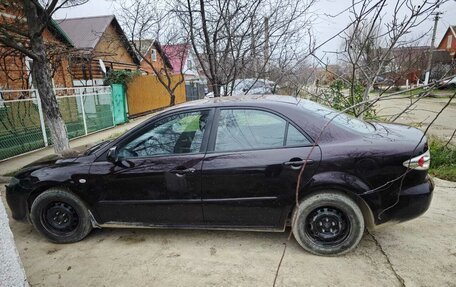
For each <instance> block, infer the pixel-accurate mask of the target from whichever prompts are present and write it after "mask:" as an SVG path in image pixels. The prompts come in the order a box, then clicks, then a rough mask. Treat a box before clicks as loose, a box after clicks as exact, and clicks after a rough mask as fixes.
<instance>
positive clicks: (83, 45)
mask: <svg viewBox="0 0 456 287" xmlns="http://www.w3.org/2000/svg"><path fill="white" fill-rule="evenodd" d="M113 19H114V15H107V16H97V17H83V18H71V19H57V20H55V21H56V22H57V23H58V24H59V25H60V27H61V28H62V29H63V31H65V33H66V34H67V35H68V36H69V37H70V38H71V39H72V40H73V43H74V46H75V47H76V48H78V49H93V48H95V46H96V45H97V43H98V42H99V41H100V38H101V36H102V35H103V32H104V31H105V30H106V28H108V26H109V25H110V24H111V22H112V20H113Z"/></svg>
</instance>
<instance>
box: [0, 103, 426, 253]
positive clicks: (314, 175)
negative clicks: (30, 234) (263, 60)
mask: <svg viewBox="0 0 456 287" xmlns="http://www.w3.org/2000/svg"><path fill="white" fill-rule="evenodd" d="M429 163H430V154H429V150H428V145H427V140H426V137H425V136H424V134H423V133H422V132H421V131H419V130H418V129H415V128H412V127H408V126H403V125H393V124H382V123H368V122H364V121H361V120H359V119H356V118H352V117H350V116H348V115H346V114H340V113H338V112H336V111H334V110H332V109H330V108H327V107H325V106H321V105H319V104H316V103H314V102H311V101H307V100H302V99H297V98H293V97H287V96H252V97H240V98H236V97H227V98H222V99H220V98H217V99H207V100H202V101H195V102H190V103H186V104H183V105H179V106H176V107H173V108H170V109H167V110H164V111H162V112H160V113H159V114H157V115H155V116H153V117H152V118H151V119H150V120H148V121H146V122H144V123H143V124H141V125H139V126H137V127H135V128H134V129H131V130H130V131H128V132H127V133H125V134H124V135H122V136H120V137H119V138H117V139H115V140H112V141H109V142H104V143H101V144H99V145H96V146H94V147H92V148H90V149H88V150H87V151H85V152H84V153H82V154H80V155H78V156H74V157H67V158H48V159H46V160H42V161H40V162H37V163H34V164H32V165H29V166H27V167H25V168H23V169H22V170H21V171H19V172H18V173H17V174H16V175H15V177H14V178H13V179H12V180H11V182H10V183H9V184H8V186H7V190H6V196H7V202H8V204H9V206H10V208H11V211H12V215H13V217H14V218H15V219H17V220H22V219H26V218H29V219H30V220H31V222H32V224H33V225H34V226H35V228H36V230H38V231H39V232H40V233H41V234H43V235H44V236H45V237H47V238H48V239H49V240H50V241H52V242H56V243H69V242H75V241H79V240H81V239H83V238H84V237H85V236H87V235H88V234H89V232H90V231H91V230H92V228H105V227H122V226H123V227H153V228H201V229H231V230H255V231H279V232H283V231H284V230H285V228H286V227H287V226H290V225H291V227H292V231H293V234H294V237H295V238H296V240H297V241H298V243H299V244H300V245H302V247H303V248H304V249H306V250H308V251H310V252H312V253H315V254H319V255H337V254H342V253H345V252H348V251H350V250H352V249H353V248H355V247H356V246H357V244H358V243H359V241H360V239H361V237H362V235H363V232H364V229H365V227H367V228H375V227H377V226H380V225H382V224H384V223H387V222H401V221H405V220H409V219H412V218H415V217H417V216H419V215H421V214H422V213H424V212H425V211H426V210H427V209H428V207H429V205H430V202H431V199H432V191H433V189H434V185H433V183H432V181H431V179H430V178H429V177H428V168H429ZM298 180H299V183H300V184H299V185H298ZM297 185H298V187H299V188H297Z"/></svg>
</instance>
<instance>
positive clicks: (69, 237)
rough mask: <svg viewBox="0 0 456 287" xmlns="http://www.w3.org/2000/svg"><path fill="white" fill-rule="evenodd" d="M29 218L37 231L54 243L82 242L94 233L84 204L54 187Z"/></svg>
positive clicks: (35, 204) (41, 197)
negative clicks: (91, 232)
mask: <svg viewBox="0 0 456 287" xmlns="http://www.w3.org/2000/svg"><path fill="white" fill-rule="evenodd" d="M30 219H31V221H32V224H33V226H34V227H35V229H36V230H37V231H38V232H39V233H41V234H42V235H44V236H45V237H46V238H47V239H48V240H49V241H51V242H54V243H73V242H77V241H80V240H82V239H83V238H84V237H86V236H87V235H88V234H89V233H90V231H91V230H92V222H91V220H90V213H89V210H88V209H87V207H86V206H85V204H84V202H83V201H82V200H81V199H79V197H77V196H76V195H74V194H73V193H72V192H70V191H68V190H66V189H63V188H51V189H48V190H46V191H45V192H43V193H41V194H40V195H38V197H37V198H36V199H35V200H34V201H33V203H32V208H31V210H30Z"/></svg>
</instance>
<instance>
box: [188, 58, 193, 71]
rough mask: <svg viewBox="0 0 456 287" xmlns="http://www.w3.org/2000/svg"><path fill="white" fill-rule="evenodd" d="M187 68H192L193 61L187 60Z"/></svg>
mask: <svg viewBox="0 0 456 287" xmlns="http://www.w3.org/2000/svg"><path fill="white" fill-rule="evenodd" d="M187 69H193V62H192V60H190V59H188V60H187Z"/></svg>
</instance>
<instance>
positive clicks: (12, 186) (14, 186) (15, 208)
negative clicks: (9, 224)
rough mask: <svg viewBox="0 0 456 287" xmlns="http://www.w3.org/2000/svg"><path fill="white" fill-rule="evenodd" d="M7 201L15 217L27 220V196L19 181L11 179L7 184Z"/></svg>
mask: <svg viewBox="0 0 456 287" xmlns="http://www.w3.org/2000/svg"><path fill="white" fill-rule="evenodd" d="M6 202H7V203H8V206H9V208H10V210H11V214H12V216H13V218H14V219H16V220H25V219H26V218H27V213H28V210H27V197H26V195H25V193H24V192H23V190H22V189H21V188H20V186H19V184H18V182H14V181H11V182H10V183H9V184H8V185H6Z"/></svg>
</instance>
